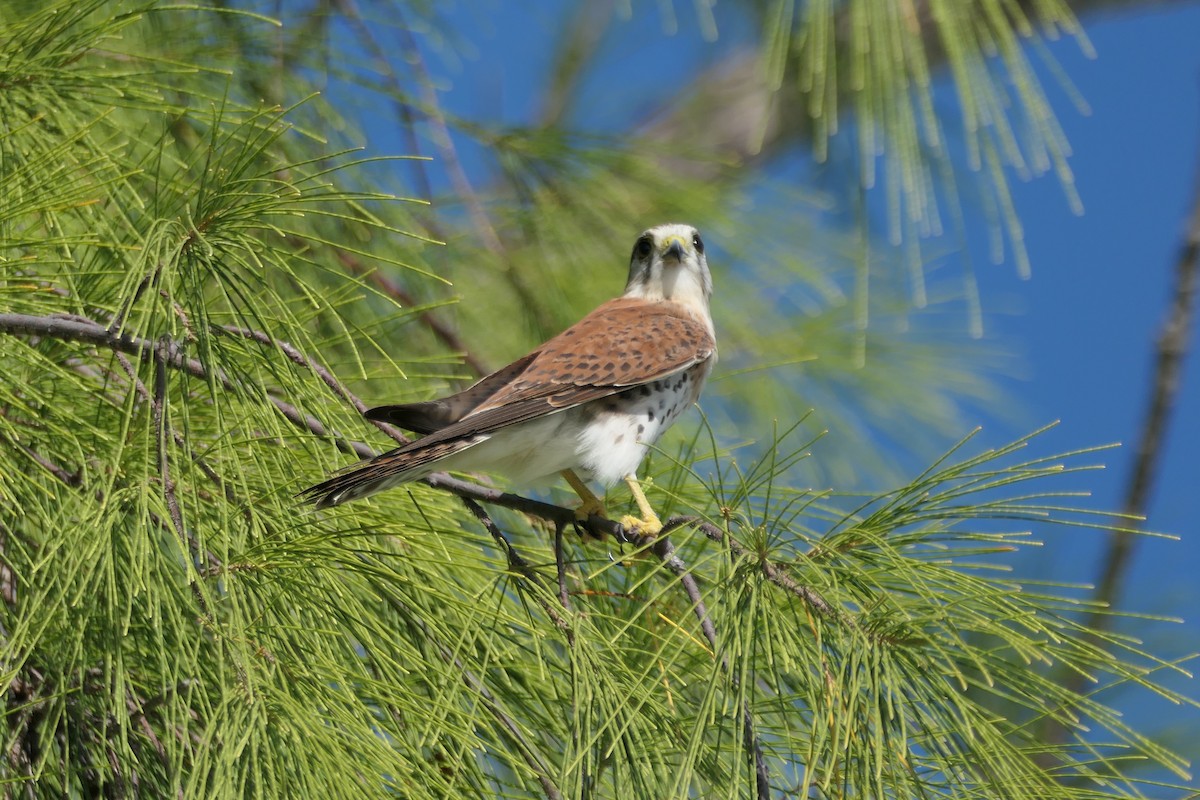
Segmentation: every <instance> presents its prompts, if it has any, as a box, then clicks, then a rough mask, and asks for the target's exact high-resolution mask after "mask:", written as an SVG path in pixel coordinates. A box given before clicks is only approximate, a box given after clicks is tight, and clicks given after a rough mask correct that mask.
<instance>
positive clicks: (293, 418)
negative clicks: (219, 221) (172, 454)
mask: <svg viewBox="0 0 1200 800" xmlns="http://www.w3.org/2000/svg"><path fill="white" fill-rule="evenodd" d="M0 333H16V334H25V335H31V336H50V337H53V338H57V339H63V340H68V341H79V342H88V343H91V344H97V345H103V346H105V347H108V348H110V349H112V350H115V351H117V352H122V353H126V354H128V355H132V356H136V357H138V358H141V359H149V358H151V356H152V354H153V353H154V351H155V347H156V346H159V345H155V344H154V343H152V342H150V341H148V340H146V339H142V338H139V337H136V336H130V335H128V334H121V333H113V332H110V331H108V330H106V329H105V328H104V327H103V326H101V325H99V324H98V323H95V322H90V321H84V320H81V319H63V318H61V317H53V316H51V317H38V316H31V315H27V314H0ZM250 338H253V339H254V340H255V341H268V342H271V343H272V344H273V345H275V346H278V342H275V341H273V340H270V339H269V338H268V337H266V336H265V334H258V333H254V334H253V335H252V336H251V337H250ZM161 347H162V348H163V356H162V357H163V363H164V364H166V365H167V366H169V367H172V368H174V369H179V370H181V371H183V372H186V373H187V374H189V375H192V376H193V377H195V378H199V379H202V380H208V379H209V371H208V369H207V368H206V367H205V366H204V365H203V364H201V363H200V362H199V361H196V360H195V359H191V358H187V357H186V356H185V355H183V353H182V351H181V348H180V347H179V346H178V344H176V343H172V342H165V343H163V344H162V345H161ZM300 358H301V361H302V362H303V363H305V364H306V365H311V363H312V362H311V359H308V358H307V357H306V356H303V355H302V354H300ZM297 363H301V362H297ZM214 377H215V378H216V380H217V381H219V382H220V383H221V385H222V387H223V388H225V389H228V390H230V391H238V390H239V388H241V387H239V386H238V385H237V384H235V383H234V382H233V381H232V380H230V379H229V378H228V377H227V376H226V375H225V374H224V373H223V372H221V371H219V370H218V371H216V373H215V375H214ZM341 392H344V397H345V399H346V402H348V403H350V404H352V405H354V407H355V408H361V407H362V403H361V401H360V400H358V398H356V397H354V395H353V394H351V393H350V392H348V391H346V390H345V389H344V388H341V389H339V393H341ZM267 399H268V400H269V401H270V403H271V404H272V405H273V406H275V408H276V410H278V411H279V412H280V413H281V414H282V415H283V416H284V418H285V419H287V420H288V421H289V422H291V423H292V424H293V425H295V426H296V427H298V428H300V429H302V430H305V431H308V432H309V433H312V434H314V435H316V436H320V437H322V438H327V439H329V440H330V441H331V442H332V443H333V444H334V446H335V447H337V448H338V449H339V450H341V451H343V452H347V453H353V454H354V455H356V456H358V457H359V458H364V459H365V458H372V457H374V456H375V455H377V453H376V451H375V450H374V448H372V447H371V446H370V445H368V444H365V443H363V442H358V441H353V440H350V439H346V438H345V437H343V436H340V435H338V434H334V433H331V432H330V431H329V430H328V429H327V428H326V427H325V425H324V424H323V423H322V422H321V421H320V420H318V419H316V418H315V417H313V416H311V415H309V414H303V413H301V412H300V411H299V410H297V409H296V407H295V406H293V405H291V404H290V403H287V402H285V401H283V400H280V399H279V398H277V397H271V396H267ZM380 427H381V429H382V430H384V432H385V433H389V435H391V436H392V437H393V438H394V439H395V440H396V441H397V442H400V443H404V442H407V441H408V440H407V439H406V438H405V437H404V436H403V435H402V434H400V433H399V432H398V431H396V430H395V429H394V428H391V426H386V425H385V426H380ZM389 431H390V432H389ZM420 482H421V483H424V484H425V485H427V486H430V487H432V488H435V489H442V490H444V491H447V492H450V493H451V494H453V495H456V496H458V497H461V498H464V499H467V500H474V501H477V502H481V503H488V504H491V505H497V506H501V507H502V508H508V509H511V510H513V511H519V512H521V513H523V514H529V515H531V516H534V517H538V518H539V519H543V520H546V521H547V522H551V523H553V524H555V525H562V526H568V525H578V526H579V527H581V528H582V529H583V530H585V531H587V532H588V533H589V534H591V535H593V536H596V537H597V538H601V539H602V538H604V537H605V536H612V537H613V538H615V539H617V540H618V541H624V542H630V543H632V544H635V545H638V546H650V545H652V544H653V542H654V540H653V539H652V538H650V537H643V536H641V535H640V534H639V533H638V532H637V531H636V530H633V531H629V530H626V529H625V528H624V526H622V525H621V524H620V523H618V522H614V521H613V520H610V519H607V518H605V517H601V516H599V515H595V514H594V515H592V516H591V517H589V518H588V519H587V520H582V521H581V520H579V519H577V518H576V516H575V510H574V509H571V508H566V507H564V506H556V505H553V504H551V503H545V502H542V501H540V500H533V499H531V498H528V497H522V496H521V495H517V494H512V493H510V492H505V491H502V490H500V489H496V488H493V487H490V486H482V485H480V484H477V483H471V482H470V481H464V480H462V479H459V478H454V477H452V476H450V475H448V474H446V473H444V472H435V473H433V474H432V475H429V476H427V477H425V478H422V479H421V481H420ZM687 524H694V525H696V527H697V529H698V530H700V531H701V532H702V533H703V534H704V535H705V536H707V537H708V538H709V539H711V540H713V541H714V542H719V543H724V544H725V545H726V546H728V547H729V548H730V550H731V551H732V552H733V553H734V555H735V556H738V557H748V556H749V551H748V550H747V549H746V548H745V547H744V546H742V545H741V544H740V543H738V542H737V541H735V540H733V539H732V538H728V537H726V536H725V534H724V532H722V531H721V530H720V529H719V528H717V527H716V526H715V525H712V524H710V523H707V522H703V521H701V520H698V519H696V518H694V517H686V516H678V517H672V518H670V519H669V520H667V522H666V524H665V526H664V528H663V534H664V535H665V533H667V532H669V531H670V530H673V529H674V528H677V527H679V526H681V525H687ZM758 563H759V565H760V568H761V569H763V572H764V575H766V577H767V578H768V580H770V581H771V582H772V583H774V584H776V585H777V586H779V587H780V588H783V589H786V590H787V591H788V592H790V593H792V594H793V595H795V596H796V597H798V598H800V599H801V600H803V601H804V602H805V603H806V604H808V605H809V607H810V608H812V609H813V610H814V611H817V612H818V613H820V614H821V615H822V616H824V617H827V618H829V619H832V620H835V621H840V622H843V623H844V622H847V618H846V616H845V615H844V614H842V613H840V612H839V611H838V610H837V609H836V608H835V607H834V606H832V605H831V604H830V603H829V602H828V601H827V600H825V599H824V598H823V597H822V596H821V595H820V593H818V592H817V591H816V590H815V589H812V588H811V587H808V586H804V585H802V584H799V583H797V582H796V581H795V580H793V579H791V578H790V576H788V575H787V574H786V573H785V572H784V571H783V570H782V569H780V568H779V567H778V566H777V565H773V564H771V562H769V561H767V560H765V559H761V558H760V559H758Z"/></svg>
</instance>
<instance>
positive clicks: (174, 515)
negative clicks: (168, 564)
mask: <svg viewBox="0 0 1200 800" xmlns="http://www.w3.org/2000/svg"><path fill="white" fill-rule="evenodd" d="M169 345H170V340H169V339H166V338H163V339H160V340H159V347H156V348H155V349H154V398H153V400H152V401H151V409H152V410H153V417H154V430H155V435H154V446H155V449H156V450H157V451H158V472H159V479H160V480H161V481H162V492H163V500H164V501H165V502H166V504H167V513H168V515H169V516H170V517H171V524H172V525H174V526H175V533H176V534H177V535H178V536H179V541H181V542H183V543H185V544H186V546H187V548H188V551H189V552H191V554H192V562H193V563H194V564H195V565H196V568H197V569H200V548H199V546H198V545H197V543H196V540H195V539H193V538H192V537H191V536H189V535H188V532H187V528H186V527H185V526H184V524H183V511H181V510H180V508H179V497H178V496H177V495H176V494H175V480H174V479H173V478H172V477H171V460H170V456H169V454H168V452H167V436H168V435H169V430H170V423H169V422H167V414H166V404H167V364H166V357H165V351H166V348H167V347H168V346H169Z"/></svg>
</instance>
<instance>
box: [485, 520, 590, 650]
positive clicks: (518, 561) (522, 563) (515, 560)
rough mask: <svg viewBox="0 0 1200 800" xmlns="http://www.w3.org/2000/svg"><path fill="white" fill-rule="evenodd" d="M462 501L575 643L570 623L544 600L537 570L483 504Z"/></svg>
mask: <svg viewBox="0 0 1200 800" xmlns="http://www.w3.org/2000/svg"><path fill="white" fill-rule="evenodd" d="M462 501H463V505H465V506H466V507H467V510H468V511H470V512H471V513H472V514H474V515H475V519H477V520H479V522H480V523H481V524H482V525H483V527H484V528H486V529H487V532H488V533H490V534H491V535H492V538H493V539H495V540H496V544H498V545H500V549H501V550H503V551H504V555H505V557H506V558H507V559H508V566H509V569H511V570H513V571H515V572H517V573H518V574H520V575H521V577H523V578H524V579H525V580H527V581H529V582H530V583H531V584H533V586H534V590H533V596H534V599H536V600H537V603H538V605H540V606H541V607H542V610H543V611H545V612H546V615H547V616H548V617H550V619H551V620H553V621H554V624H555V626H556V627H557V628H558V629H559V630H561V631H562V632H563V633H565V634H566V635H567V641H568V642H569V643H570V644H572V645H573V644H575V632H574V631H573V630H571V625H570V623H569V622H567V621H566V620H565V619H564V618H563V616H562V614H560V613H559V612H558V609H556V608H555V607H554V605H553V604H552V603H550V602H548V601H547V600H546V597H545V589H546V586H545V584H543V583H542V578H541V576H540V575H538V573H537V570H535V569H534V568H533V565H532V564H530V563H529V562H528V561H526V560H525V559H524V557H522V556H521V554H520V553H518V552H517V551H516V549H515V548H514V547H513V546H512V543H511V542H510V541H509V540H508V537H507V536H505V535H504V531H502V530H500V526H499V525H497V524H496V523H495V521H494V520H493V519H492V518H491V517H490V516H489V515H488V513H487V512H486V511H484V509H483V506H481V505H479V503H477V502H475V501H474V500H470V499H468V498H465V497H464V498H462Z"/></svg>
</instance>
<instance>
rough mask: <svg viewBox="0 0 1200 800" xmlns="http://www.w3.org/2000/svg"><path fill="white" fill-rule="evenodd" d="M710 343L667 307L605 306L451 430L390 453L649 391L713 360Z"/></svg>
mask: <svg viewBox="0 0 1200 800" xmlns="http://www.w3.org/2000/svg"><path fill="white" fill-rule="evenodd" d="M715 350H716V345H715V343H714V342H713V338H712V336H711V335H710V334H709V332H708V328H707V327H705V326H704V325H703V324H702V323H700V322H699V321H697V320H695V319H693V318H692V317H691V316H690V315H688V314H687V313H686V312H684V311H683V310H682V309H680V308H678V307H676V306H675V305H674V304H671V303H648V302H646V301H643V300H634V299H628V298H619V299H617V300H610V301H609V302H607V303H605V304H604V305H602V306H600V307H599V308H597V309H596V310H595V311H593V312H592V313H591V314H588V315H587V316H586V317H584V318H583V319H581V320H580V321H579V322H577V323H575V324H574V325H572V326H571V327H570V328H568V329H567V330H565V331H563V332H562V333H560V334H559V335H558V336H555V337H554V338H553V339H551V340H550V341H548V342H547V343H546V344H544V345H542V347H541V348H539V349H538V351H537V354H536V357H535V358H534V359H533V361H532V362H531V363H530V364H529V366H528V367H526V368H525V370H524V371H523V372H521V373H520V374H519V375H518V376H517V377H516V378H515V379H513V380H512V381H511V382H510V383H508V384H507V385H505V386H503V387H502V388H500V389H499V390H498V391H496V393H495V394H493V395H492V396H491V397H489V398H488V399H487V400H486V401H485V402H483V403H480V404H479V405H478V406H477V407H476V408H475V409H474V410H473V411H471V412H470V413H468V414H466V415H465V416H464V417H463V418H462V419H460V420H459V421H458V422H455V423H452V424H450V425H447V426H446V427H444V428H441V429H439V430H437V431H435V432H433V433H431V434H430V435H428V436H426V437H424V438H422V439H418V440H417V441H415V442H413V443H411V444H408V445H405V446H404V447H402V448H400V449H399V450H398V451H394V452H397V453H400V452H409V451H414V450H417V449H420V448H421V447H422V446H428V445H432V444H436V443H438V442H445V441H449V440H451V439H461V438H474V437H475V436H478V435H480V434H487V433H490V432H492V431H494V430H496V429H497V428H502V427H505V426H507V425H513V424H516V423H518V422H525V421H528V420H531V419H536V418H537V417H541V416H545V415H547V414H553V413H555V412H558V411H562V410H564V409H567V408H572V407H574V406H577V405H579V404H581V403H586V402H589V401H591V400H598V399H601V398H604V397H608V396H610V395H614V394H617V393H618V392H622V391H624V390H626V389H628V388H630V387H633V386H640V385H642V384H645V383H652V382H654V381H657V380H661V379H662V378H666V377H668V376H670V375H674V374H675V373H677V372H681V371H683V370H686V369H688V368H690V367H692V366H695V365H696V364H699V363H701V362H703V361H707V360H708V359H709V358H711V357H712V355H713V353H714V352H715Z"/></svg>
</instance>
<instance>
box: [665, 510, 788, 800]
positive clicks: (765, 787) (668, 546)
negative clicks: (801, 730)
mask: <svg viewBox="0 0 1200 800" xmlns="http://www.w3.org/2000/svg"><path fill="white" fill-rule="evenodd" d="M682 519H683V520H686V517H685V518H682ZM680 520H681V518H680V517H672V518H671V520H669V521H668V522H667V525H670V524H671V522H675V523H676V524H675V525H673V526H671V527H672V528H677V527H679V526H680V525H682V524H684V523H683V522H682V521H680ZM702 524H707V523H702ZM667 525H664V526H663V532H666V531H667ZM650 549H651V551H652V552H653V553H654V554H655V555H656V556H658V558H659V560H661V561H662V563H663V564H664V565H666V567H667V568H668V569H669V570H671V571H672V572H674V573H675V575H676V576H678V578H679V582H680V584H682V585H683V590H684V591H685V592H686V593H687V596H688V599H689V600H691V601H692V613H694V614H695V615H696V619H698V620H699V621H700V630H701V632H703V633H704V638H705V639H707V640H708V644H709V647H711V648H712V651H713V653H714V654H717V653H720V658H721V667H722V668H723V669H724V670H725V671H726V672H728V673H729V675H730V678H731V679H732V681H733V687H734V690H735V691H736V690H737V688H738V684H739V683H740V681H739V680H738V677H737V676H736V675H734V674H733V670H732V669H731V668H730V666H729V659H728V657H727V656H726V655H725V654H724V653H723V652H721V650H720V648H719V647H718V645H717V629H716V627H715V626H714V625H713V622H712V617H710V616H709V614H708V606H706V605H705V603H704V597H703V596H702V595H701V594H700V587H699V585H697V583H696V578H695V576H693V575H692V573H691V572H689V571H688V568H687V565H686V564H684V563H683V559H681V558H680V557H679V555H678V554H677V553H676V552H675V545H673V544H672V543H671V540H670V539H669V538H668V537H667V536H665V535H660V536H659V538H657V539H655V540H654V544H653V545H652V546H651V548H650ZM739 706H740V707H741V716H742V739H743V741H744V743H745V745H746V751H747V752H748V753H749V754H750V756H751V758H752V759H753V761H754V778H755V786H756V788H757V791H758V798H759V800H768V798H770V796H771V777H770V774H769V773H768V772H767V761H766V758H765V757H764V756H763V750H762V742H761V741H759V738H758V734H757V733H756V732H755V729H754V717H753V716H752V715H751V713H750V706H749V704H748V703H747V702H746V700H745V698H743V699H742V700H741V701H740V702H739Z"/></svg>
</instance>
